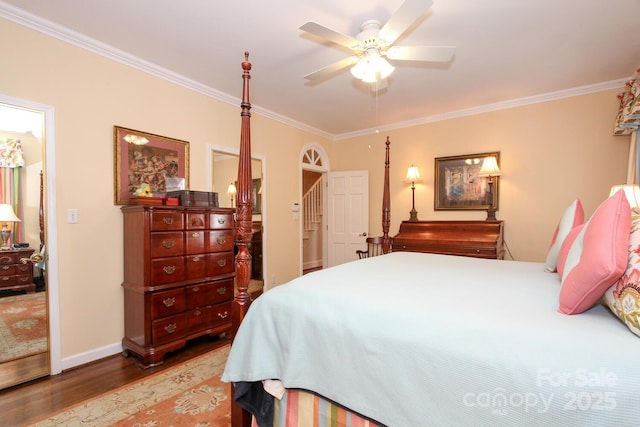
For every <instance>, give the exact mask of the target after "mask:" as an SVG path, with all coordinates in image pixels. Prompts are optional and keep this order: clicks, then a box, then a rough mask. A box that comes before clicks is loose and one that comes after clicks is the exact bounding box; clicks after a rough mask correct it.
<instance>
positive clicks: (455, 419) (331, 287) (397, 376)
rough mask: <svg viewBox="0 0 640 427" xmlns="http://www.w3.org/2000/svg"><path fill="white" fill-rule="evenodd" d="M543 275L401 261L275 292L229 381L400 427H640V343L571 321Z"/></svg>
mask: <svg viewBox="0 0 640 427" xmlns="http://www.w3.org/2000/svg"><path fill="white" fill-rule="evenodd" d="M559 289H560V281H559V278H558V275H557V274H555V273H547V272H545V271H544V265H543V264H541V263H528V262H516V261H498V260H486V259H477V258H465V257H456V256H445V255H433V254H422V253H410V252H396V253H391V254H388V255H383V256H380V257H374V258H367V259H363V260H358V261H354V262H350V263H347V264H343V265H340V266H337V267H334V268H330V269H326V270H322V271H318V272H315V273H311V274H308V275H305V276H302V277H300V278H298V279H295V280H293V281H291V282H289V283H288V284H285V285H282V286H278V287H276V288H275V289H272V290H269V291H267V292H266V293H264V294H263V295H262V296H261V297H260V298H258V299H257V300H256V301H255V302H254V303H253V305H252V306H251V308H250V309H249V312H248V314H247V316H246V317H245V319H244V321H243V323H242V324H241V326H240V329H239V331H238V334H237V336H236V337H235V340H234V343H233V345H232V348H231V352H230V355H229V359H228V362H227V365H226V369H225V371H224V374H223V380H224V381H231V382H254V381H261V380H265V379H278V380H280V381H281V382H282V383H283V384H284V386H285V387H287V388H300V389H305V390H310V391H313V392H315V393H317V394H320V395H322V396H324V397H325V398H328V399H330V400H333V401H335V402H337V403H339V404H341V405H343V406H346V407H348V408H350V409H351V410H353V411H356V412H358V413H360V414H363V415H365V416H367V417H369V418H371V419H373V420H376V421H378V422H379V423H383V424H386V425H388V426H401V427H415V426H542V425H553V426H578V425H591V426H604V425H611V426H614V425H615V426H625V425H628V426H632V425H633V426H635V425H638V423H639V422H640V339H639V338H638V337H637V336H635V335H633V334H632V333H631V332H630V331H629V330H628V329H627V328H626V327H625V326H624V325H623V324H622V323H621V322H620V321H619V320H618V319H617V318H616V317H614V316H613V315H612V314H611V313H610V312H608V310H607V309H606V308H605V307H603V306H596V307H594V308H592V309H591V310H589V311H587V312H585V313H583V314H578V315H573V316H568V315H563V314H560V313H559V312H558V294H559Z"/></svg>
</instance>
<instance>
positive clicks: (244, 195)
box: [231, 52, 252, 427]
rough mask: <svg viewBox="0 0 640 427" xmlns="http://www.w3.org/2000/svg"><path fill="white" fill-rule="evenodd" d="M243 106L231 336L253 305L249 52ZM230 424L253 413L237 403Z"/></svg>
mask: <svg viewBox="0 0 640 427" xmlns="http://www.w3.org/2000/svg"><path fill="white" fill-rule="evenodd" d="M242 70H243V72H242V82H243V83H242V103H241V104H240V107H241V108H242V111H241V113H240V117H241V125H240V158H239V160H238V187H237V193H236V247H237V248H238V253H237V254H236V260H235V262H236V289H235V295H234V297H233V303H232V305H231V322H232V325H233V331H232V334H233V335H232V337H235V335H236V332H237V331H238V328H239V327H240V323H241V322H242V319H243V318H244V316H245V315H246V314H247V311H248V310H249V306H250V305H251V295H250V294H249V291H248V290H249V281H250V279H251V252H250V251H249V247H250V245H251V219H252V218H251V185H252V181H251V126H250V119H251V113H250V110H251V103H250V102H249V79H251V75H250V73H249V72H250V71H251V63H250V62H249V52H245V53H244V61H243V62H242ZM231 423H232V426H233V427H249V426H250V425H251V414H249V413H248V412H247V411H245V410H244V409H242V408H241V407H240V406H239V405H238V404H237V403H235V402H232V403H231Z"/></svg>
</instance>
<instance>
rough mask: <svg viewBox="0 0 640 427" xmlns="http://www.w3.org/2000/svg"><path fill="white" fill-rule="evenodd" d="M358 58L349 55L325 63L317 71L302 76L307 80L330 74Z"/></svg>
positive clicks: (353, 62) (356, 60) (351, 63)
mask: <svg viewBox="0 0 640 427" xmlns="http://www.w3.org/2000/svg"><path fill="white" fill-rule="evenodd" d="M358 59H360V58H358V57H357V56H349V57H347V58H345V59H343V60H341V61H338V62H334V63H333V64H331V65H327V66H326V67H324V68H321V69H319V70H318V71H314V72H312V73H309V74H307V75H306V76H304V78H305V79H307V80H318V79H319V78H322V77H325V76H328V75H330V74H333V73H335V72H336V71H339V70H341V69H343V68H346V67H348V66H349V65H353V64H355V63H356V62H358Z"/></svg>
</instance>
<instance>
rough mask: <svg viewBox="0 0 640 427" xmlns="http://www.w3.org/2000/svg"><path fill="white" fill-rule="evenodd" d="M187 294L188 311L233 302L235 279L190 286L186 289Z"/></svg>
mask: <svg viewBox="0 0 640 427" xmlns="http://www.w3.org/2000/svg"><path fill="white" fill-rule="evenodd" d="M185 292H186V296H187V309H193V308H196V307H204V306H207V305H211V304H216V303H219V302H224V301H231V298H232V297H233V279H227V280H221V281H218V282H209V283H203V284H197V285H189V286H187V287H186V288H185Z"/></svg>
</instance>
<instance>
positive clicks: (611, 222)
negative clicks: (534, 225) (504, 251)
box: [559, 190, 631, 314]
mask: <svg viewBox="0 0 640 427" xmlns="http://www.w3.org/2000/svg"><path fill="white" fill-rule="evenodd" d="M630 230H631V208H630V207H629V202H628V201H627V198H626V197H625V194H624V191H623V190H619V191H618V192H617V193H616V194H614V195H613V196H611V197H609V198H608V199H607V200H605V201H604V202H602V204H600V206H598V209H596V211H595V212H594V213H593V215H592V216H591V219H589V221H588V222H587V223H585V225H584V226H583V227H582V230H580V231H579V232H578V233H577V235H576V238H575V240H574V241H573V243H572V244H571V246H570V247H569V251H568V252H567V257H566V261H565V264H564V268H563V272H562V284H561V287H560V309H559V311H560V312H561V313H564V314H578V313H582V312H584V311H586V310H588V309H590V308H591V307H592V306H593V305H594V304H595V303H596V302H598V300H599V299H600V298H601V297H602V295H604V293H605V291H606V290H607V288H609V287H610V286H611V285H613V284H614V283H615V281H616V280H618V279H619V278H620V277H621V276H622V273H624V271H625V269H626V267H627V257H628V247H629V232H630Z"/></svg>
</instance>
